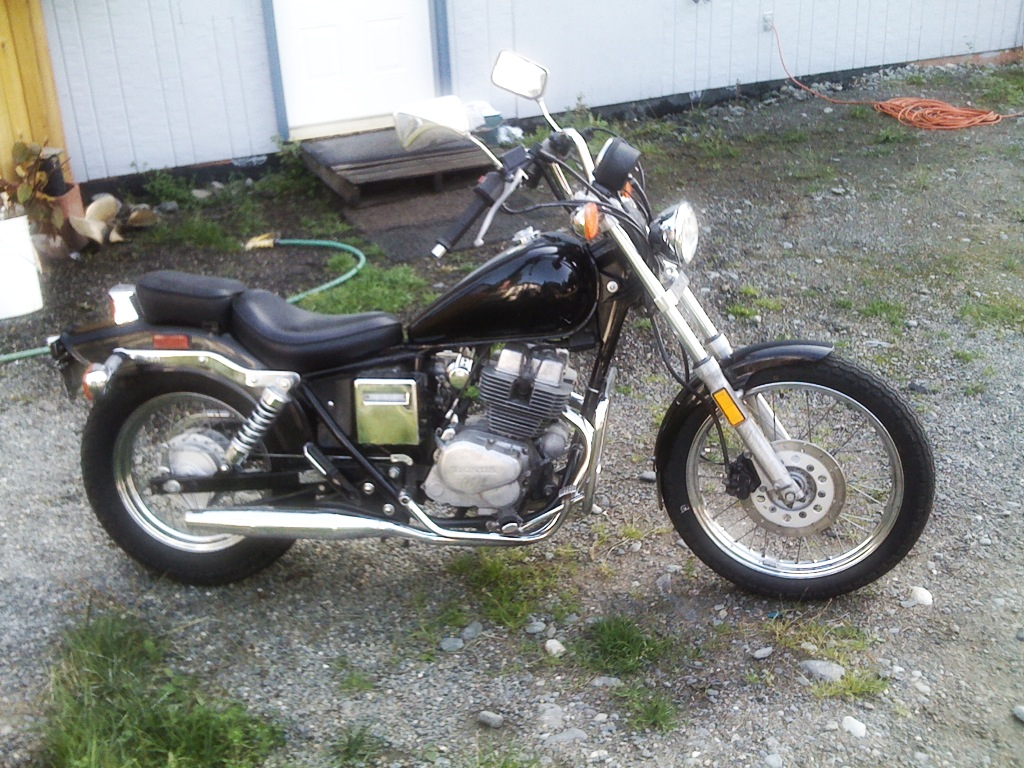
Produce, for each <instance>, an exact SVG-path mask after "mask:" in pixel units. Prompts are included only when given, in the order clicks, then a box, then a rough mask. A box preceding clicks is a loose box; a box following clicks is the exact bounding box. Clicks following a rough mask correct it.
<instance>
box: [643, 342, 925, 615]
mask: <svg viewBox="0 0 1024 768" xmlns="http://www.w3.org/2000/svg"><path fill="white" fill-rule="evenodd" d="M744 402H745V403H746V404H747V405H748V407H749V408H750V410H751V412H753V413H760V414H761V415H760V416H758V418H759V420H760V421H761V424H762V429H763V430H764V432H765V434H766V435H767V437H768V439H769V440H770V441H772V443H773V445H774V446H775V448H776V451H777V452H778V454H779V456H780V458H781V459H782V460H783V463H784V464H786V466H787V468H788V469H789V471H790V474H791V476H792V477H793V478H794V480H796V481H797V483H798V486H799V487H800V488H801V489H802V498H801V499H800V500H798V501H797V502H796V503H793V504H788V505H787V504H786V503H784V502H783V501H781V500H780V499H778V498H776V497H775V494H774V493H773V492H771V491H770V490H769V489H768V488H766V487H765V486H764V485H763V484H762V485H759V486H758V487H757V488H755V489H754V490H753V492H752V493H750V495H749V497H748V498H746V499H740V498H737V497H736V495H730V494H728V493H727V492H726V490H725V485H726V482H725V481H726V474H727V467H726V466H725V460H724V457H725V455H726V453H727V455H728V459H729V462H730V463H735V460H736V459H737V458H738V457H740V456H741V454H742V453H743V450H744V448H743V445H742V443H741V442H740V441H739V438H738V437H737V436H736V434H735V433H734V432H732V431H731V430H729V429H728V427H727V426H726V427H723V432H724V441H725V451H723V444H722V441H723V435H722V434H720V433H719V430H718V429H717V428H716V425H715V419H714V417H713V416H712V415H711V414H710V413H709V412H708V411H707V410H706V409H704V408H696V409H695V410H694V411H693V412H692V413H690V415H689V416H688V417H687V418H686V419H685V420H684V421H683V424H682V426H681V428H680V429H679V432H678V434H677V435H676V437H675V439H674V440H672V442H671V443H670V447H669V456H668V459H667V461H666V462H664V463H663V464H662V466H663V467H664V468H665V471H664V477H663V485H662V489H663V493H664V498H665V503H666V505H667V506H668V512H669V517H670V518H671V519H672V523H673V525H674V526H675V528H676V530H677V532H678V533H679V535H680V536H681V537H682V538H683V540H684V541H685V542H686V544H687V545H688V546H689V547H690V549H691V550H692V551H693V552H694V554H695V555H697V557H699V558H700V559H701V560H702V561H703V562H704V563H705V564H706V565H708V566H709V567H710V568H712V569H713V570H714V571H715V572H717V573H718V574H719V575H721V576H723V577H725V578H726V579H728V580H730V581H732V582H733V583H735V584H737V585H739V586H741V587H743V588H745V589H747V590H750V591H751V592H755V593H757V594H760V595H765V596H768V597H781V598H795V599H824V598H830V597H835V596H837V595H841V594H844V593H846V592H850V591H853V590H855V589H859V588H860V587H863V586H865V585H866V584H869V583H871V582H873V581H875V580H876V579H878V578H879V577H881V576H882V575H883V574H885V573H886V572H888V571H889V570H890V569H891V568H893V567H894V566H895V565H896V564H897V563H898V562H900V561H901V560H902V559H903V558H904V557H905V556H906V554H907V553H908V552H909V551H910V549H911V547H912V546H913V545H914V543H915V542H916V541H917V539H918V537H919V536H920V534H921V531H922V530H923V528H924V525H925V523H926V521H927V519H928V515H929V513H930V511H931V506H932V498H933V495H934V487H935V469H934V462H933V460H932V454H931V449H930V448H929V446H928V442H927V439H926V437H925V435H924V432H923V430H922V429H921V426H920V424H919V423H918V421H917V419H916V418H915V416H914V414H913V412H912V411H911V410H910V408H909V407H908V406H907V405H906V404H905V403H904V402H903V400H902V399H901V398H900V397H899V396H898V395H897V394H896V393H895V392H894V391H893V390H891V389H890V388H889V387H888V386H887V385H885V384H884V383H883V382H881V381H879V380H878V379H876V378H874V377H873V376H871V375H870V374H869V373H867V372H866V371H864V370H862V369H860V368H858V367H856V366H854V365H852V364H850V363H848V362H845V361H842V360H839V359H836V358H834V357H831V356H830V357H827V358H824V359H822V360H818V361H814V362H809V363H797V364H792V365H785V366H780V367H778V368H772V369H768V370H765V371H761V372H758V373H756V374H754V375H753V376H752V377H751V378H750V380H749V382H748V383H747V387H746V391H745V394H744ZM765 405H767V408H765ZM772 413H774V417H775V420H774V421H773V420H772ZM740 495H742V494H740Z"/></svg>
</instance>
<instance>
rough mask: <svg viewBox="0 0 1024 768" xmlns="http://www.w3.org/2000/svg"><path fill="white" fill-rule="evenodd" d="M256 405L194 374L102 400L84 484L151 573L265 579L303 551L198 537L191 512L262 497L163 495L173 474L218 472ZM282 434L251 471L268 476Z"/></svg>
mask: <svg viewBox="0 0 1024 768" xmlns="http://www.w3.org/2000/svg"><path fill="white" fill-rule="evenodd" d="M254 406H255V401H254V400H253V399H252V398H251V397H249V396H248V394H246V393H245V392H244V391H242V390H239V389H236V388H234V387H233V386H231V385H228V384H226V383H223V382H220V381H217V380H214V379H210V378H207V377H205V376H201V375H194V374H166V373H161V374H158V375H154V376H147V375H141V376H135V377H125V378H124V379H123V380H121V381H119V382H117V383H116V386H115V388H113V389H112V390H111V391H109V392H107V393H105V394H104V395H103V396H102V397H100V398H98V399H97V402H96V404H95V405H94V406H93V409H92V411H91V412H90V414H89V418H88V420H87V422H86V425H85V430H84V432H83V435H82V477H83V480H84V482H85V490H86V494H87V495H88V497H89V502H90V503H91V505H92V508H93V511H94V512H95V514H96V517H97V518H98V519H99V521H100V523H101V524H102V525H103V527H104V528H105V529H106V531H107V533H108V534H109V535H110V537H111V538H112V539H113V540H114V541H115V542H116V543H117V544H118V546H120V547H121V548H122V549H123V550H124V551H125V552H127V553H128V554H129V555H130V556H131V557H133V558H134V559H135V560H137V561H138V562H140V563H142V564H143V565H144V566H146V567H147V568H149V569H151V570H153V571H155V572H157V573H160V574H166V575H167V576H170V577H171V578H173V579H175V580H177V581H181V582H184V583H186V584H202V585H209V584H225V583H229V582H233V581H238V580H240V579H244V578H245V577H247V576H250V575H252V574H253V573H256V572H257V571H260V570H263V569H264V568H266V567H267V566H269V565H270V564H271V563H273V562H274V561H275V560H277V559H278V558H279V557H281V555H283V554H284V553H285V552H287V551H288V549H289V547H291V545H292V544H293V543H294V542H293V540H291V539H263V538H247V537H243V536H237V535H230V534H219V533H214V534H211V533H208V532H202V531H198V530H193V529H192V528H191V527H190V526H189V525H188V524H186V523H185V522H184V515H185V513H186V512H188V511H190V510H197V509H204V508H212V507H216V506H218V505H220V506H225V505H235V504H242V503H246V502H251V501H253V500H254V497H258V496H259V492H255V491H247V492H244V493H237V492H236V493H231V494H213V493H192V494H187V493H182V494H173V493H157V492H154V490H153V489H152V488H151V485H150V484H151V481H152V479H153V478H155V477H158V476H159V475H160V474H162V473H163V472H166V471H167V469H168V468H169V467H173V468H174V469H173V471H174V472H176V473H178V474H182V475H189V474H191V475H207V474H212V473H213V472H214V471H216V466H217V464H218V463H219V462H218V458H219V457H221V456H222V455H223V449H224V448H226V447H227V445H228V443H229V442H230V440H231V437H232V436H233V435H234V434H235V432H236V431H237V429H238V428H239V426H241V424H242V423H243V422H244V421H245V419H246V418H248V416H249V414H250V413H251V412H252V409H253V407H254ZM276 442H277V441H276V440H275V438H274V436H273V434H271V435H268V436H267V437H266V438H265V440H264V443H261V444H260V445H259V446H257V449H256V450H254V451H253V452H252V455H251V456H250V458H249V459H248V460H247V461H246V463H245V465H244V466H243V467H242V470H243V471H244V470H245V469H253V468H260V469H267V468H269V465H270V452H271V451H272V450H273V451H275V452H281V451H282V448H283V446H280V445H277V444H276Z"/></svg>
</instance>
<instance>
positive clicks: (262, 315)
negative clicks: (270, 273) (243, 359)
mask: <svg viewBox="0 0 1024 768" xmlns="http://www.w3.org/2000/svg"><path fill="white" fill-rule="evenodd" d="M233 313H234V316H233V319H232V329H233V332H234V335H235V338H237V339H238V340H239V341H240V342H242V344H244V345H245V346H246V347H247V348H248V349H249V350H250V351H251V352H253V353H254V354H255V355H256V356H257V357H259V358H260V359H261V360H263V361H264V362H265V363H266V364H267V365H269V366H271V367H273V368H281V369H284V370H289V371H295V372H296V373H306V372H308V371H314V370H318V369H322V368H330V367H333V366H339V365H343V364H344V363H346V362H349V361H350V360H358V359H359V358H362V357H366V356H368V355H372V354H373V353H375V352H379V351H380V350H382V349H386V348H387V347H391V346H394V345H395V344H400V343H401V342H402V323H401V321H400V320H399V319H398V318H397V317H395V316H394V315H389V314H388V313H386V312H364V313H362V314H358V315H320V314H317V313H315V312H307V311H306V310H304V309H299V308H298V307H296V306H294V305H292V304H289V303H288V302H287V301H285V300H284V299H282V298H281V297H280V296H278V295H276V294H273V293H270V292H269V291H257V290H253V291H246V292H245V293H242V294H240V295H239V296H236V297H235V301H234V305H233Z"/></svg>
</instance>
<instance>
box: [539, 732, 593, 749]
mask: <svg viewBox="0 0 1024 768" xmlns="http://www.w3.org/2000/svg"><path fill="white" fill-rule="evenodd" d="M586 740H587V733H586V731H584V730H581V729H580V728H570V729H569V730H567V731H562V732H561V733H556V734H555V735H554V736H549V737H548V738H546V739H545V740H544V745H545V746H548V747H553V746H556V745H558V744H571V743H572V742H574V741H586Z"/></svg>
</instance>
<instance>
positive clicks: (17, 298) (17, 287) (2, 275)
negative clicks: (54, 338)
mask: <svg viewBox="0 0 1024 768" xmlns="http://www.w3.org/2000/svg"><path fill="white" fill-rule="evenodd" d="M42 308H43V294H42V292H41V291H40V290H39V257H38V256H36V249H35V248H33V247H32V237H31V236H30V235H29V231H28V217H27V216H16V217H14V218H13V219H3V218H0V319H4V318H8V317H17V316H18V315H27V314H28V313H29V312H36V311H38V310H40V309H42Z"/></svg>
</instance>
